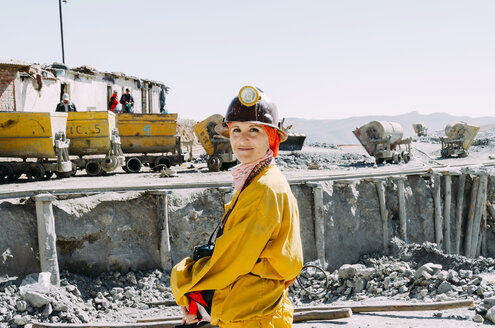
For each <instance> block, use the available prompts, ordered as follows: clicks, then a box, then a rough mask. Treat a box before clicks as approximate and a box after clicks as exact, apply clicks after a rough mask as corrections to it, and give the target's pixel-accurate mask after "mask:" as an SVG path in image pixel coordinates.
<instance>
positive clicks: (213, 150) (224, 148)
mask: <svg viewBox="0 0 495 328" xmlns="http://www.w3.org/2000/svg"><path fill="white" fill-rule="evenodd" d="M222 121H223V116H222V115H220V114H214V115H211V116H210V117H208V118H206V119H205V120H203V121H201V122H198V123H196V124H195V125H194V133H195V134H196V136H197V137H198V139H199V141H200V142H201V145H202V146H203V148H204V149H205V151H206V154H208V169H209V170H210V171H212V172H218V171H220V170H228V169H229V168H230V167H232V166H234V165H236V164H237V159H236V157H235V156H234V154H233V152H232V147H231V146H230V140H229V138H225V137H224V136H221V135H219V134H218V133H216V132H215V126H216V125H217V124H220V123H222Z"/></svg>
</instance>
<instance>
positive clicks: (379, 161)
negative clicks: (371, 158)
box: [375, 157, 385, 164]
mask: <svg viewBox="0 0 495 328" xmlns="http://www.w3.org/2000/svg"><path fill="white" fill-rule="evenodd" d="M375 161H376V164H383V162H384V161H385V159H384V158H382V157H379V158H375Z"/></svg>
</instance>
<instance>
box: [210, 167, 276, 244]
mask: <svg viewBox="0 0 495 328" xmlns="http://www.w3.org/2000/svg"><path fill="white" fill-rule="evenodd" d="M271 162H272V158H267V159H265V160H264V161H262V162H261V163H259V164H258V165H256V166H255V167H254V168H253V170H252V171H251V173H250V174H249V177H248V178H247V179H246V182H244V185H243V186H242V189H241V191H240V192H239V195H237V198H236V199H235V201H234V205H232V207H231V208H229V210H228V211H227V213H225V215H224V216H223V218H222V220H221V221H220V222H218V224H217V226H216V228H215V230H213V232H212V233H211V235H210V238H209V239H208V245H213V244H214V243H215V240H216V239H217V238H218V237H220V236H221V235H222V234H223V227H224V226H225V222H227V219H228V217H229V215H230V213H231V212H232V210H233V209H234V207H235V204H237V201H238V200H239V197H241V193H242V192H243V191H244V189H246V187H247V186H248V185H249V184H250V183H251V181H252V180H253V179H254V178H255V177H256V176H258V174H259V173H260V172H261V171H263V170H264V169H265V168H266V167H267V166H269V165H270V163H271ZM219 228H220V229H219ZM217 230H218V232H217V235H216V236H215V239H213V236H214V235H215V231H217Z"/></svg>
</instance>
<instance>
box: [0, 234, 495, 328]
mask: <svg viewBox="0 0 495 328" xmlns="http://www.w3.org/2000/svg"><path fill="white" fill-rule="evenodd" d="M391 253H392V254H393V256H378V255H368V256H363V257H362V258H361V260H360V261H359V263H357V264H345V265H342V266H341V267H340V268H339V269H338V270H335V271H334V272H331V273H330V272H326V271H324V270H321V269H318V268H315V267H316V266H319V263H318V262H314V263H309V264H310V265H313V267H308V268H307V269H304V270H303V272H302V274H301V276H300V278H299V280H300V281H301V282H300V283H301V284H302V285H303V286H304V287H305V289H303V288H301V285H300V284H299V283H298V282H295V283H293V284H292V285H291V287H290V289H289V297H290V299H291V300H292V302H293V304H294V305H295V306H308V305H317V304H322V303H327V304H328V303H339V302H343V301H364V302H366V300H370V301H371V300H372V299H376V298H382V299H383V298H386V299H392V300H396V301H407V302H437V301H448V300H454V299H463V298H473V299H474V300H475V304H476V306H475V308H473V309H472V310H473V315H472V316H470V318H469V319H470V320H471V319H473V320H478V321H480V322H481V321H483V320H485V319H486V320H491V321H493V322H495V307H494V306H495V260H494V259H491V258H482V257H479V258H477V259H468V258H465V257H463V256H459V255H447V254H444V253H442V252H441V251H439V250H438V249H437V248H436V247H435V244H432V243H424V244H422V245H417V244H405V243H403V242H400V241H398V240H394V243H393V247H392V252H391ZM49 281H50V275H49V274H48V273H41V274H35V275H30V276H27V277H25V278H23V279H12V278H11V279H3V281H2V280H0V327H2V328H3V327H20V326H23V325H25V324H27V323H30V322H35V321H39V322H52V323H88V322H122V323H123V322H135V320H136V319H138V318H152V317H166V316H179V315H180V309H179V308H178V307H177V306H175V302H174V298H173V295H172V293H171V291H170V277H169V275H168V273H164V272H162V271H160V270H153V271H147V272H128V273H126V274H122V273H120V272H107V273H103V274H101V275H99V276H97V277H86V276H83V275H79V274H74V273H69V272H66V271H64V272H62V273H61V283H60V287H59V288H55V287H53V286H52V287H50V283H49ZM483 317H484V318H483Z"/></svg>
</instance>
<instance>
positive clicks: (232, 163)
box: [221, 161, 237, 171]
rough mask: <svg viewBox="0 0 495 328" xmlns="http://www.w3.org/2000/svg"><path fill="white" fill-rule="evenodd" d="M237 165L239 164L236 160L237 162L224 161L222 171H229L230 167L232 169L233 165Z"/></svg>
mask: <svg viewBox="0 0 495 328" xmlns="http://www.w3.org/2000/svg"><path fill="white" fill-rule="evenodd" d="M236 165H237V161H235V162H230V163H229V162H226V163H223V164H222V168H221V170H222V171H227V170H228V169H230V168H231V167H234V166H236Z"/></svg>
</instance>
